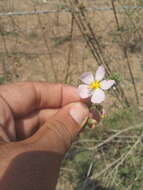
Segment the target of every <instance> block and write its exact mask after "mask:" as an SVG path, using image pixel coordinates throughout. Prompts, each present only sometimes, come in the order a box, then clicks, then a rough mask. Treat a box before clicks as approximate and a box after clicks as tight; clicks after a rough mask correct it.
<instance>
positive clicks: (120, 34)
mask: <svg viewBox="0 0 143 190" xmlns="http://www.w3.org/2000/svg"><path fill="white" fill-rule="evenodd" d="M122 5H127V6H143V1H142V0H126V1H123V0H116V1H112V0H108V1H107V0H102V1H101V0H96V1H93V0H82V3H81V1H78V0H59V1H58V0H29V1H27V0H23V1H21V2H19V0H13V1H12V0H11V1H10V0H1V1H0V12H15V11H33V10H47V9H48V10H53V9H54V10H58V11H57V12H56V13H49V14H39V15H38V14H33V15H23V16H0V44H1V45H0V83H7V82H11V81H24V80H34V81H35V80H36V81H39V80H40V81H49V82H63V83H67V84H72V85H78V84H79V80H78V78H79V76H80V74H81V73H83V72H84V71H92V72H95V71H96V68H97V66H98V65H100V64H103V65H104V66H105V68H106V71H107V77H109V78H114V79H115V80H116V81H117V83H118V85H117V86H116V90H113V91H111V92H110V94H109V95H108V99H107V101H106V102H105V103H104V107H105V108H106V110H107V113H108V115H107V117H106V118H105V119H104V120H103V122H102V123H100V125H99V127H98V128H97V129H95V130H89V129H86V130H85V132H84V133H83V134H82V135H81V138H80V139H79V140H78V141H77V142H76V143H75V144H74V145H73V147H72V149H71V150H70V151H69V152H68V153H67V155H66V158H65V161H64V163H63V167H62V169H61V175H60V180H59V184H58V186H57V190H66V189H68V190H85V189H89V190H140V189H143V185H142V180H143V167H142V161H143V159H142V157H143V156H142V155H143V150H142V132H143V123H142V116H143V114H142V107H143V86H142V83H143V77H142V74H143V43H142V42H143V20H142V18H143V9H120V7H121V6H122ZM90 7H92V8H94V7H98V8H103V7H107V8H110V7H112V10H105V11H101V10H100V11H99V10H90V9H89V8H90ZM64 10H68V11H67V12H65V11H64ZM69 10H74V11H73V12H70V11H69ZM75 10H76V11H75Z"/></svg>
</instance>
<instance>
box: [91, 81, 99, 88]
mask: <svg viewBox="0 0 143 190" xmlns="http://www.w3.org/2000/svg"><path fill="white" fill-rule="evenodd" d="M89 88H91V89H97V88H100V81H98V80H96V81H95V82H92V83H91V84H90V85H89Z"/></svg>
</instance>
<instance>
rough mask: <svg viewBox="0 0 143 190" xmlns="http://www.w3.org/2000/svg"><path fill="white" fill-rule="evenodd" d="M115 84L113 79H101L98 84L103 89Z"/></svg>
mask: <svg viewBox="0 0 143 190" xmlns="http://www.w3.org/2000/svg"><path fill="white" fill-rule="evenodd" d="M114 84H115V81H114V80H103V81H101V83H100V85H101V88H102V89H103V90H108V89H109V88H111V87H112V86H113V85H114Z"/></svg>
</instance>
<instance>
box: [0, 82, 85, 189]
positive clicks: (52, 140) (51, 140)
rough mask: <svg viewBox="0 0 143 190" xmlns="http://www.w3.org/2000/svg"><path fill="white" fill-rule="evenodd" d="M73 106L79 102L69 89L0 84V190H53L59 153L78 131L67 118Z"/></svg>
mask: <svg viewBox="0 0 143 190" xmlns="http://www.w3.org/2000/svg"><path fill="white" fill-rule="evenodd" d="M75 102H81V100H80V98H79V96H78V94H77V89H76V88H74V87H72V86H65V85H62V84H49V83H46V82H45V83H44V82H43V83H40V82H37V83H36V82H27V83H25V82H23V83H15V84H9V85H2V86H0V168H1V170H0V187H1V190H19V189H20V190H25V189H26V190H41V189H42V190H52V189H55V186H56V183H57V178H58V175H59V169H60V164H61V161H62V159H63V157H64V154H65V152H66V151H67V150H68V149H69V147H70V145H71V143H72V141H73V140H74V139H75V137H76V136H77V135H78V134H79V132H80V131H81V129H82V127H81V125H79V124H78V123H77V122H75V120H73V119H72V118H71V117H70V116H69V115H68V111H69V109H70V108H71V106H72V105H73V104H74V103H75ZM61 118H62V120H61ZM63 118H64V119H63Z"/></svg>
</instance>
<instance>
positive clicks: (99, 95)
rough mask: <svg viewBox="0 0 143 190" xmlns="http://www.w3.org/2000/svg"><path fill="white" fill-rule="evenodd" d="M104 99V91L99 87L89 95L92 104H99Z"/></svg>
mask: <svg viewBox="0 0 143 190" xmlns="http://www.w3.org/2000/svg"><path fill="white" fill-rule="evenodd" d="M104 100H105V94H104V91H103V90H101V89H97V90H95V91H94V92H93V96H92V97H91V102H92V103H94V104H100V103H101V102H103V101H104Z"/></svg>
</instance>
